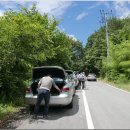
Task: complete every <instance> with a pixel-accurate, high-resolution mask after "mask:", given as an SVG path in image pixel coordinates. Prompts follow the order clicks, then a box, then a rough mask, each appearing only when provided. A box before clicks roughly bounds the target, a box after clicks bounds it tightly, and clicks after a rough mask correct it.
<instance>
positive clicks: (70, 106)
mask: <svg viewBox="0 0 130 130" xmlns="http://www.w3.org/2000/svg"><path fill="white" fill-rule="evenodd" d="M67 108H68V109H72V108H73V99H72V101H71V103H70V104H69V105H67Z"/></svg>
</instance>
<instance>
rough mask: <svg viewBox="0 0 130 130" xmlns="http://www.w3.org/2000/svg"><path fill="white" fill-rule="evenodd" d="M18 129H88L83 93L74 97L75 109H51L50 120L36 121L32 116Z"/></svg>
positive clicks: (80, 92)
mask: <svg viewBox="0 0 130 130" xmlns="http://www.w3.org/2000/svg"><path fill="white" fill-rule="evenodd" d="M17 129H87V122H86V117H85V110H84V102H83V96H82V91H81V90H78V91H77V93H76V95H75V97H74V107H73V109H68V108H65V107H50V109H49V120H43V119H42V113H41V119H40V118H39V119H37V120H34V119H32V118H31V116H30V117H29V118H28V119H26V120H24V121H22V122H21V124H20V126H19V127H18V128H17Z"/></svg>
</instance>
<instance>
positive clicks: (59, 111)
mask: <svg viewBox="0 0 130 130" xmlns="http://www.w3.org/2000/svg"><path fill="white" fill-rule="evenodd" d="M42 111H43V107H41V108H40V110H39V115H38V119H35V120H34V119H32V118H30V123H32V122H33V121H36V120H39V119H42ZM78 111H79V96H78V95H75V96H74V99H73V108H72V109H68V108H67V107H63V106H50V108H49V118H48V120H57V119H59V118H62V117H65V116H73V115H74V114H76V113H77V112H78ZM32 115H33V114H31V117H32ZM39 121H40V120H39Z"/></svg>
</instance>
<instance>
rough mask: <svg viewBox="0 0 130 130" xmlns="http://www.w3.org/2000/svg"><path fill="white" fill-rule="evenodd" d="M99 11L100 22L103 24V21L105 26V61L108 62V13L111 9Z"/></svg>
mask: <svg viewBox="0 0 130 130" xmlns="http://www.w3.org/2000/svg"><path fill="white" fill-rule="evenodd" d="M100 13H101V23H102V24H104V23H105V27H106V43H107V63H109V57H110V54H109V50H110V49H109V35H108V23H107V22H108V15H110V14H112V10H111V11H110V12H105V11H104V10H100Z"/></svg>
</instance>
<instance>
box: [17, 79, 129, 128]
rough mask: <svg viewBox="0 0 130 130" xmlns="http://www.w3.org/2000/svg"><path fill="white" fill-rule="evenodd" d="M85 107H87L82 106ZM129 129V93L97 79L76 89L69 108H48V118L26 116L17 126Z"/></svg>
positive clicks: (40, 115) (40, 114)
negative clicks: (72, 103) (80, 88)
mask: <svg viewBox="0 0 130 130" xmlns="http://www.w3.org/2000/svg"><path fill="white" fill-rule="evenodd" d="M86 106H87V107H86ZM92 125H93V129H130V93H128V92H125V91H121V90H119V89H115V88H113V87H110V86H108V85H106V84H104V83H101V82H91V81H90V82H88V81H87V82H86V88H85V89H84V90H77V92H76V95H75V97H74V107H73V109H68V108H65V107H50V110H49V119H48V120H43V119H42V113H39V118H38V119H35V120H34V119H32V115H29V116H28V117H27V118H26V119H24V120H21V121H20V122H19V124H18V126H17V129H91V128H92V127H91V126H92Z"/></svg>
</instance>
